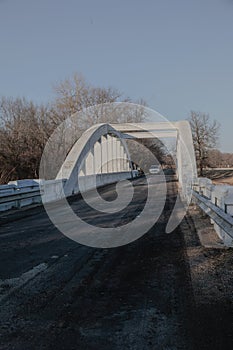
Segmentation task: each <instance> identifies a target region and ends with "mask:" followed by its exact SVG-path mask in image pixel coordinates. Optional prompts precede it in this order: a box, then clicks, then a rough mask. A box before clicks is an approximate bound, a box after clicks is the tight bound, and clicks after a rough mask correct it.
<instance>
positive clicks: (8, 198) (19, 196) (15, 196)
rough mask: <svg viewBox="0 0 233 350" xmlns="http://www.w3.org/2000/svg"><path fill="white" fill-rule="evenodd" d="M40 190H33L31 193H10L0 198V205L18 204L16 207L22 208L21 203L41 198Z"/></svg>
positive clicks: (18, 191)
mask: <svg viewBox="0 0 233 350" xmlns="http://www.w3.org/2000/svg"><path fill="white" fill-rule="evenodd" d="M40 195H41V193H40V189H39V188H38V189H32V190H31V191H21V190H20V189H19V190H17V192H16V193H8V194H3V195H1V196H0V204H3V203H12V202H16V207H18V208H20V202H21V201H22V200H25V199H31V198H34V197H40Z"/></svg>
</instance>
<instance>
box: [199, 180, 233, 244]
mask: <svg viewBox="0 0 233 350" xmlns="http://www.w3.org/2000/svg"><path fill="white" fill-rule="evenodd" d="M193 201H194V203H196V204H197V205H198V206H199V207H200V208H201V209H202V210H203V211H204V212H205V213H206V214H207V215H208V216H209V217H210V219H211V223H212V224H213V225H214V229H215V231H216V233H217V235H218V236H219V238H220V239H221V240H222V241H223V243H224V244H225V245H226V246H230V247H232V246H233V186H229V185H214V184H213V183H212V181H211V180H210V179H208V178H198V179H197V180H196V181H194V183H193Z"/></svg>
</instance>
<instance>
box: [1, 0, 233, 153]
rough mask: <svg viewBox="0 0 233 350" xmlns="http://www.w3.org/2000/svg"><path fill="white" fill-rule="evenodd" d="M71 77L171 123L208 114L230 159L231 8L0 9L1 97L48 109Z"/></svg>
mask: <svg viewBox="0 0 233 350" xmlns="http://www.w3.org/2000/svg"><path fill="white" fill-rule="evenodd" d="M74 72H80V73H82V74H83V75H84V77H85V78H86V79H87V80H88V81H89V82H90V83H92V84H94V85H98V86H104V87H108V86H112V87H115V88H117V89H119V90H120V91H122V92H124V94H125V95H126V96H129V97H131V98H133V99H137V98H140V97H142V98H144V99H145V100H146V101H147V102H148V105H149V107H151V108H153V109H156V110H157V111H158V112H160V113H161V114H162V115H164V116H165V117H167V118H168V119H170V120H179V119H185V118H187V117H188V116H189V113H190V110H197V111H202V112H206V113H209V114H210V116H211V117H212V118H213V119H217V120H218V121H219V122H220V123H221V140H220V147H221V149H222V150H223V151H228V152H233V136H232V134H233V0H118V1H116V0H115V1H113V0H66V1H65V0H40V1H38V0H0V95H4V96H25V97H27V98H28V99H32V100H33V101H35V102H48V101H50V100H51V99H52V98H53V91H52V86H53V84H54V83H56V82H58V81H60V80H63V79H65V78H67V77H70V76H72V74H73V73H74Z"/></svg>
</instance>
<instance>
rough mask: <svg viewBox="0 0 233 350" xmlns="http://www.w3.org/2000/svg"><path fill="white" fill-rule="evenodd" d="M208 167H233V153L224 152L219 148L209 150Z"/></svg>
mask: <svg viewBox="0 0 233 350" xmlns="http://www.w3.org/2000/svg"><path fill="white" fill-rule="evenodd" d="M207 167H209V168H233V154H232V153H222V152H220V151H219V150H217V149H213V150H209V152H208V159H207Z"/></svg>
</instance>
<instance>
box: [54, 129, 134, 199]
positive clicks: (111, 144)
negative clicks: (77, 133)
mask: <svg viewBox="0 0 233 350" xmlns="http://www.w3.org/2000/svg"><path fill="white" fill-rule="evenodd" d="M114 173H116V174H118V176H115V177H114V176H111V178H108V177H107V176H106V174H114ZM104 174H105V178H103V177H104ZM96 175H98V176H99V178H100V181H99V183H100V184H104V183H107V182H113V181H114V179H115V180H116V181H117V180H120V179H121V180H122V179H127V178H129V177H132V162H131V159H130V154H129V151H128V148H127V145H126V142H125V140H124V138H122V136H121V133H120V132H119V131H117V130H116V129H115V128H114V127H112V126H111V125H109V124H97V125H94V126H92V127H91V128H89V129H88V130H86V131H85V132H84V133H83V134H82V136H81V137H80V138H79V139H78V140H77V141H76V142H75V144H74V145H73V147H72V148H71V150H70V152H69V153H68V155H67V157H66V159H65V161H64V163H63V165H62V166H61V168H60V170H59V172H58V174H57V177H56V179H66V183H65V185H64V193H65V195H66V196H70V195H72V194H74V193H77V192H79V189H80V181H81V183H82V187H84V188H86V189H89V188H92V187H93V185H94V184H96V179H95V176H96Z"/></svg>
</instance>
